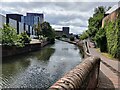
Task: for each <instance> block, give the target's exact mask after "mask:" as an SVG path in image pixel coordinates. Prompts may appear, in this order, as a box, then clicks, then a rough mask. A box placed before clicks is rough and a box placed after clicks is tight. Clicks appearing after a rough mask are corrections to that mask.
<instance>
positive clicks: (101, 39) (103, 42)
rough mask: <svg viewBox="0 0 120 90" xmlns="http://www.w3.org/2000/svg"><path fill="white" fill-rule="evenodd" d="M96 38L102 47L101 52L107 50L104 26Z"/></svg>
mask: <svg viewBox="0 0 120 90" xmlns="http://www.w3.org/2000/svg"><path fill="white" fill-rule="evenodd" d="M95 40H96V42H97V46H98V47H100V51H101V52H106V51H107V39H106V32H105V30H104V28H100V30H99V31H98V32H97V33H96V35H95Z"/></svg>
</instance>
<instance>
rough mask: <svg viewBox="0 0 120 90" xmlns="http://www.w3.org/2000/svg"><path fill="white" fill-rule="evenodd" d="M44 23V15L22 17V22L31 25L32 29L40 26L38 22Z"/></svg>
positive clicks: (33, 14)
mask: <svg viewBox="0 0 120 90" xmlns="http://www.w3.org/2000/svg"><path fill="white" fill-rule="evenodd" d="M43 21H44V15H43V14H39V13H27V14H26V16H22V17H21V22H23V23H25V24H27V25H30V26H32V27H33V26H34V25H36V24H38V22H40V23H43Z"/></svg>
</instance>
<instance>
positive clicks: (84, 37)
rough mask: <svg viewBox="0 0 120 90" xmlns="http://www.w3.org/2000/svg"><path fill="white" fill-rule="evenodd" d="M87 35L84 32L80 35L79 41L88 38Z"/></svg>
mask: <svg viewBox="0 0 120 90" xmlns="http://www.w3.org/2000/svg"><path fill="white" fill-rule="evenodd" d="M88 36H89V35H88V33H87V31H85V32H83V34H82V35H80V39H81V40H84V39H86V38H88Z"/></svg>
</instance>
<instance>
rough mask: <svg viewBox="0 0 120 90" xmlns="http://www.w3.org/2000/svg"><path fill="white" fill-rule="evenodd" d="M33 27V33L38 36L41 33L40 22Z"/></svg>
mask: <svg viewBox="0 0 120 90" xmlns="http://www.w3.org/2000/svg"><path fill="white" fill-rule="evenodd" d="M33 28H34V30H35V35H37V36H38V37H39V35H41V32H42V31H41V24H40V22H38V24H37V25H36V24H35V25H34V26H33Z"/></svg>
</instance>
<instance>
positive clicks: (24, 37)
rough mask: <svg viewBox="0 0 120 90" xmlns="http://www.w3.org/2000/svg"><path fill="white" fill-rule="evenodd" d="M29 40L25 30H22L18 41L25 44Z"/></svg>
mask: <svg viewBox="0 0 120 90" xmlns="http://www.w3.org/2000/svg"><path fill="white" fill-rule="evenodd" d="M30 41H31V39H30V37H29V36H28V35H27V33H26V32H23V33H21V34H20V35H19V42H20V43H23V44H24V45H25V44H29V43H30Z"/></svg>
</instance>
